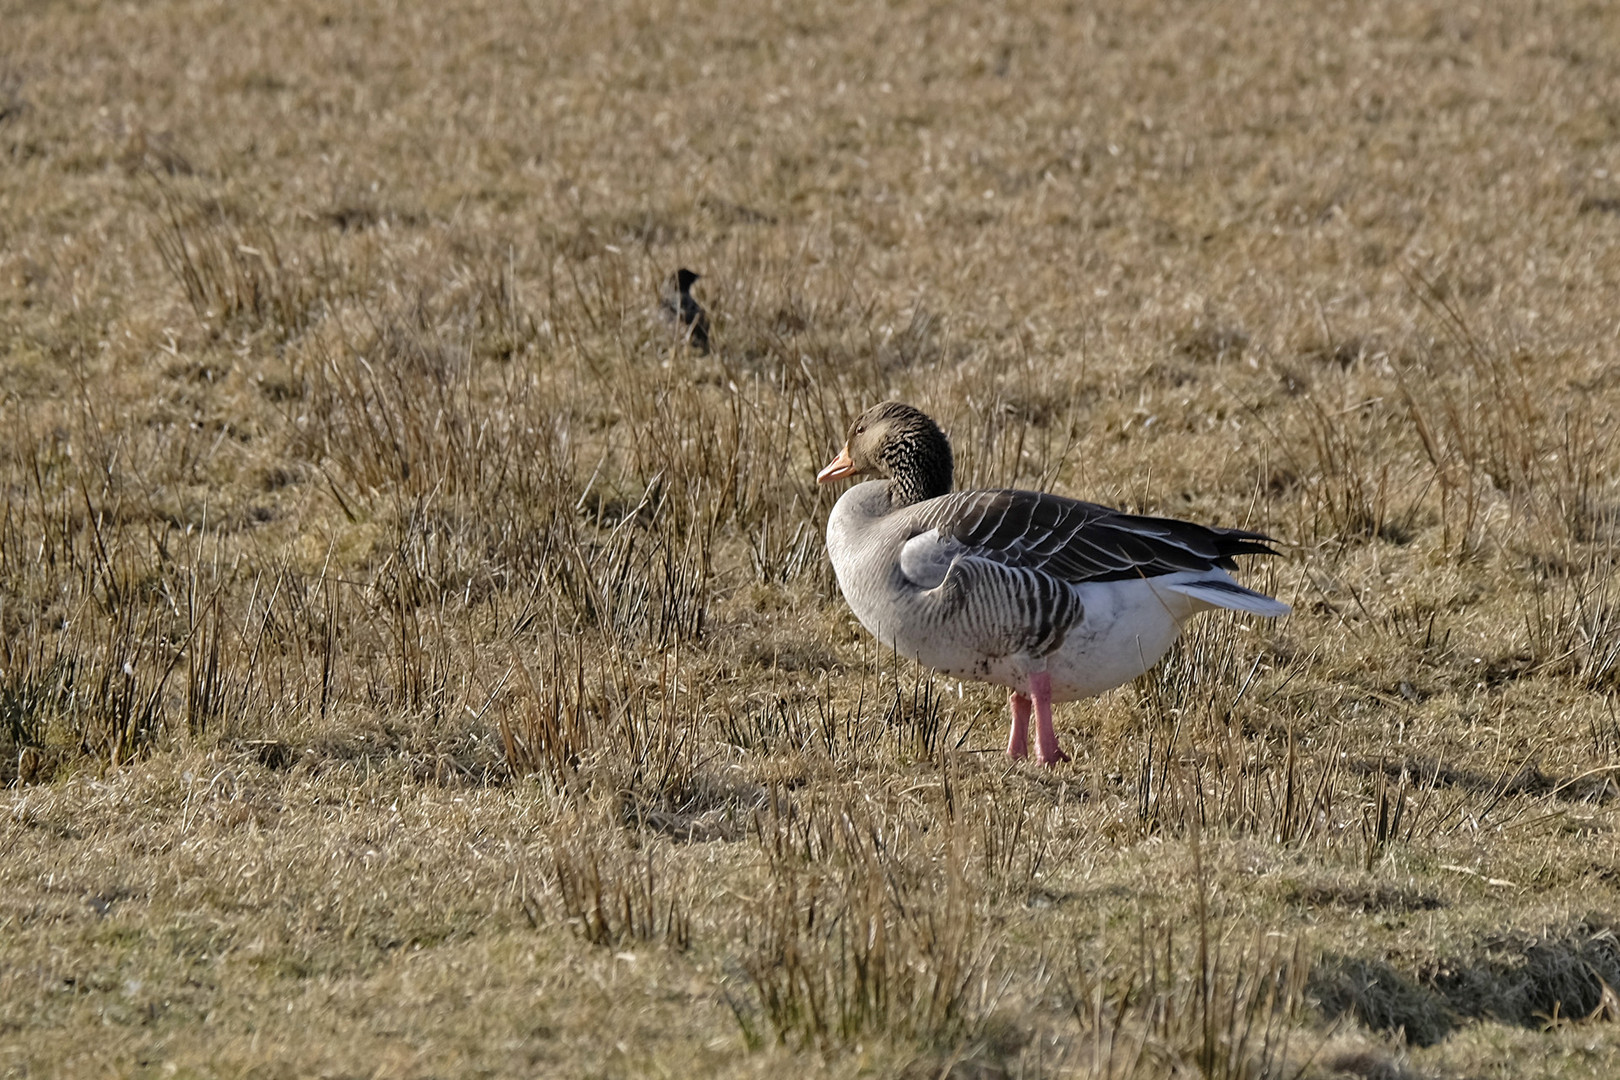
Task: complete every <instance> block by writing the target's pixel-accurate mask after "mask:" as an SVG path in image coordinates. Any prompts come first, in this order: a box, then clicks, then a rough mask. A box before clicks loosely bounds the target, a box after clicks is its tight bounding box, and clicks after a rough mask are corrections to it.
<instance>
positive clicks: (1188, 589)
mask: <svg viewBox="0 0 1620 1080" xmlns="http://www.w3.org/2000/svg"><path fill="white" fill-rule="evenodd" d="M1166 588H1168V589H1169V590H1170V591H1171V592H1178V593H1180V594H1181V595H1183V596H1188V597H1191V598H1192V599H1194V600H1201V601H1203V602H1204V603H1206V604H1209V605H1211V606H1213V607H1218V608H1226V609H1228V610H1230V611H1247V612H1249V613H1250V614H1251V615H1262V616H1264V617H1265V618H1268V619H1275V618H1278V617H1280V616H1283V615H1286V614H1288V613H1289V612H1290V611H1292V610H1293V608H1291V607H1289V606H1288V605H1287V604H1285V603H1283V602H1282V601H1281V600H1277V599H1274V598H1272V597H1270V596H1267V595H1265V594H1264V593H1257V592H1255V591H1254V590H1253V589H1245V588H1244V587H1243V586H1241V585H1238V584H1236V583H1234V582H1225V581H1208V580H1206V581H1187V582H1177V583H1176V584H1174V585H1168V586H1166Z"/></svg>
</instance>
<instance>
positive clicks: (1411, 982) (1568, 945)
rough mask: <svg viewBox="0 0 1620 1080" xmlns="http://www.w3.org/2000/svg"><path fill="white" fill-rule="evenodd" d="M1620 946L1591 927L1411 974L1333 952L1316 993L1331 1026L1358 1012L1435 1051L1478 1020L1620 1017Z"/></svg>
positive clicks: (1483, 947)
mask: <svg viewBox="0 0 1620 1080" xmlns="http://www.w3.org/2000/svg"><path fill="white" fill-rule="evenodd" d="M1615 986H1620V939H1617V938H1616V935H1615V931H1614V929H1613V928H1612V927H1610V926H1608V925H1606V924H1604V923H1601V922H1596V921H1590V920H1589V921H1585V922H1581V923H1578V924H1576V925H1575V926H1573V927H1570V928H1568V929H1565V930H1561V931H1553V930H1549V931H1546V932H1544V933H1543V934H1542V935H1539V936H1533V935H1514V936H1503V937H1496V938H1489V939H1485V940H1482V941H1481V942H1480V943H1479V944H1478V946H1477V947H1476V949H1475V954H1474V956H1473V957H1471V958H1469V959H1466V960H1448V961H1441V962H1439V963H1437V964H1434V965H1432V966H1431V967H1429V968H1427V969H1424V970H1420V971H1419V972H1418V973H1417V974H1416V975H1415V976H1414V977H1409V976H1407V975H1405V974H1403V973H1402V972H1400V971H1397V970H1396V969H1395V968H1393V967H1391V966H1390V965H1389V964H1387V963H1384V962H1383V961H1380V960H1368V959H1364V958H1359V957H1350V956H1340V955H1328V956H1325V957H1324V958H1323V959H1322V961H1321V963H1319V964H1318V965H1317V967H1316V970H1315V971H1313V972H1312V973H1311V979H1310V984H1309V992H1310V994H1311V996H1312V997H1314V998H1315V999H1316V1001H1317V1002H1318V1003H1319V1004H1320V1006H1321V1008H1322V1011H1323V1013H1324V1014H1325V1015H1326V1016H1327V1017H1328V1018H1329V1019H1337V1018H1339V1017H1341V1016H1345V1015H1349V1016H1351V1017H1353V1018H1354V1019H1355V1020H1357V1021H1358V1022H1359V1023H1361V1024H1364V1025H1365V1026H1367V1027H1369V1028H1372V1029H1374V1030H1377V1031H1385V1032H1389V1033H1391V1034H1394V1035H1397V1036H1399V1037H1401V1038H1404V1039H1405V1040H1406V1041H1407V1042H1408V1043H1411V1044H1413V1045H1415V1046H1432V1045H1434V1044H1435V1043H1439V1042H1442V1041H1444V1040H1445V1039H1446V1038H1447V1037H1449V1036H1450V1035H1451V1033H1452V1032H1453V1031H1455V1030H1456V1029H1457V1028H1459V1027H1461V1026H1462V1025H1463V1024H1466V1023H1467V1022H1469V1021H1471V1020H1494V1021H1496V1022H1498V1023H1503V1024H1512V1025H1515V1026H1518V1027H1526V1028H1545V1027H1550V1026H1552V1025H1555V1024H1558V1023H1561V1022H1564V1021H1577V1020H1583V1019H1599V1018H1602V1019H1609V1020H1615V1019H1620V998H1617V996H1616V994H1615V991H1614V990H1613V989H1612V988H1613V987H1615Z"/></svg>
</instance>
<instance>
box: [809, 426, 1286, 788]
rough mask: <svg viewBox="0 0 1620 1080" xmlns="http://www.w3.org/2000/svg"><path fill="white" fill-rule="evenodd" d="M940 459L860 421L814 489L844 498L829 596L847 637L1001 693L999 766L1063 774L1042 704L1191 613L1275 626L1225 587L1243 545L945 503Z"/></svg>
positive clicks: (924, 429)
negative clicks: (1219, 611) (1032, 763)
mask: <svg viewBox="0 0 1620 1080" xmlns="http://www.w3.org/2000/svg"><path fill="white" fill-rule="evenodd" d="M951 472H952V466H951V444H950V442H949V441H948V440H947V439H946V438H945V435H944V433H943V432H942V431H940V429H939V426H938V425H936V424H935V423H934V421H932V420H931V419H929V418H928V417H927V416H926V415H924V414H923V413H922V412H920V411H919V410H917V409H914V408H912V407H911V406H910V405H902V404H900V403H898V402H894V401H886V402H884V403H883V404H881V405H874V406H873V407H872V408H870V409H868V410H866V412H864V413H862V414H861V417H860V418H859V419H858V420H856V421H855V423H854V424H853V425H851V427H850V429H849V438H848V440H847V441H846V442H845V443H844V447H843V449H841V450H840V451H839V452H838V456H837V457H836V458H834V459H833V460H832V463H831V464H829V465H828V466H827V467H826V468H825V469H822V470H821V472H820V473H819V474H817V476H816V481H817V482H818V483H822V484H826V483H829V482H831V481H834V480H841V479H843V478H844V477H847V476H859V475H862V474H871V475H874V476H876V477H879V479H875V480H868V481H866V482H865V483H860V484H856V485H855V486H854V487H852V488H850V489H849V490H848V491H846V492H844V494H843V497H841V498H840V499H839V500H838V503H837V505H836V506H834V507H833V511H832V514H831V516H829V517H828V519H827V552H828V554H829V555H830V556H831V557H832V564H833V570H834V572H835V573H836V574H837V576H838V587H839V588H840V589H841V590H842V591H843V593H844V599H845V600H846V601H848V603H849V606H850V609H851V610H852V611H853V612H854V613H855V617H856V618H857V619H859V620H860V622H861V625H862V626H864V627H866V629H867V630H868V631H870V632H871V633H872V635H873V636H874V637H876V638H877V639H878V640H879V641H880V642H882V643H883V644H884V645H888V646H891V647H893V648H894V649H895V651H896V652H898V653H900V654H901V655H902V656H907V657H910V658H911V659H913V660H916V661H917V662H918V663H921V664H923V665H926V666H927V667H931V668H934V669H936V670H938V671H941V672H943V673H945V674H947V675H951V676H955V677H958V678H965V679H976V680H979V681H981V682H988V683H992V684H996V685H999V686H1005V687H1007V688H1008V689H1009V690H1010V692H1011V693H1010V705H1011V709H1012V731H1011V733H1010V734H1009V736H1008V739H1007V753H1008V755H1010V756H1011V757H1014V758H1024V757H1028V756H1029V719H1030V712H1031V709H1032V707H1033V711H1034V715H1035V724H1036V730H1035V760H1036V762H1038V763H1040V764H1042V765H1050V764H1053V763H1054V762H1059V761H1066V760H1068V755H1067V754H1065V753H1064V752H1063V750H1062V749H1061V748H1060V747H1059V746H1058V740H1057V734H1056V733H1055V732H1054V731H1053V729H1052V704H1053V703H1054V702H1059V701H1073V700H1075V699H1077V698H1084V697H1092V696H1094V695H1097V694H1101V693H1103V692H1104V691H1106V690H1111V689H1113V688H1114V687H1116V686H1119V685H1120V684H1122V683H1125V682H1128V681H1130V680H1131V679H1134V678H1136V677H1137V676H1138V675H1140V674H1142V673H1143V672H1144V671H1147V670H1148V669H1149V668H1151V667H1152V666H1153V665H1154V664H1156V663H1158V662H1159V658H1160V657H1162V656H1163V655H1164V653H1165V650H1167V649H1169V648H1170V646H1171V644H1172V643H1174V642H1175V640H1176V638H1177V636H1178V635H1179V634H1180V633H1181V624H1182V623H1183V622H1185V621H1186V620H1187V619H1188V618H1190V617H1191V616H1192V615H1194V614H1196V613H1197V612H1199V611H1205V610H1208V609H1210V608H1228V609H1231V610H1233V611H1246V612H1249V613H1251V614H1254V615H1263V616H1267V617H1276V616H1279V615H1285V614H1287V613H1288V610H1289V607H1288V605H1287V604H1285V603H1283V602H1282V601H1280V600H1276V599H1273V598H1272V597H1269V596H1266V595H1265V594H1263V593H1258V592H1255V591H1254V590H1252V589H1246V588H1244V587H1243V586H1242V585H1239V584H1238V583H1237V582H1236V581H1235V580H1233V578H1232V576H1231V575H1230V574H1228V573H1227V571H1228V570H1231V569H1235V564H1234V563H1233V561H1232V559H1233V556H1235V555H1275V554H1276V552H1275V551H1273V550H1272V549H1271V548H1270V547H1269V546H1268V544H1269V543H1271V542H1272V541H1271V538H1270V537H1268V536H1263V535H1261V534H1260V533H1254V532H1246V531H1244V530H1242V529H1222V528H1214V527H1211V526H1206V525H1195V524H1193V523H1192V522H1188V521H1176V520H1173V519H1171V518H1156V517H1143V516H1140V515H1137V514H1126V513H1122V512H1120V511H1118V510H1112V509H1109V508H1108V507H1106V506H1098V505H1096V504H1095V503H1087V502H1079V501H1077V500H1075V499H1065V498H1063V497H1062V496H1059V495H1047V494H1043V493H1041V492H1036V491H1012V490H987V491H958V492H954V493H953V492H952V491H951Z"/></svg>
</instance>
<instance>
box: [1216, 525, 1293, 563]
mask: <svg viewBox="0 0 1620 1080" xmlns="http://www.w3.org/2000/svg"><path fill="white" fill-rule="evenodd" d="M1207 528H1209V531H1210V532H1212V533H1214V534H1215V545H1216V548H1217V549H1218V550H1219V551H1220V553H1221V556H1222V558H1227V559H1230V558H1231V557H1232V556H1234V555H1281V554H1282V552H1280V551H1278V550H1277V549H1276V548H1274V547H1272V546H1271V545H1273V544H1280V543H1282V541H1281V540H1278V539H1277V538H1276V537H1274V536H1267V535H1266V534H1265V533H1259V532H1251V531H1250V530H1248V529H1226V528H1221V527H1218V526H1207Z"/></svg>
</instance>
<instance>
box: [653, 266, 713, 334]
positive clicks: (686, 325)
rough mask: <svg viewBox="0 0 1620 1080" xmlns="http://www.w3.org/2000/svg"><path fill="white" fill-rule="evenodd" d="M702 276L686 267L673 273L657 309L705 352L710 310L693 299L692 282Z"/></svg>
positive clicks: (660, 294)
mask: <svg viewBox="0 0 1620 1080" xmlns="http://www.w3.org/2000/svg"><path fill="white" fill-rule="evenodd" d="M701 277H702V275H701V274H695V273H693V272H692V271H690V270H688V269H686V267H684V266H683V267H681V268H680V269H679V270H677V271H675V272H674V273H673V274H671V275H670V276H669V277H668V278H667V279H666V280H665V281H664V287H663V289H662V291H661V292H660V293H659V296H658V310H659V313H660V314H661V315H662V316H663V319H664V321H665V322H667V323H669V324H670V325H671V326H674V327H675V328H676V329H677V330H678V331H679V333H680V335H681V337H682V338H684V339H685V340H686V341H688V342H690V343H691V345H692V347H693V348H694V349H696V350H697V351H698V352H702V353H706V352H708V351H709V313H708V312H706V311H704V310H703V305H702V304H699V303H698V302H697V301H696V300H694V299H692V284H693V282H695V281H697V280H698V279H699V278H701Z"/></svg>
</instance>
